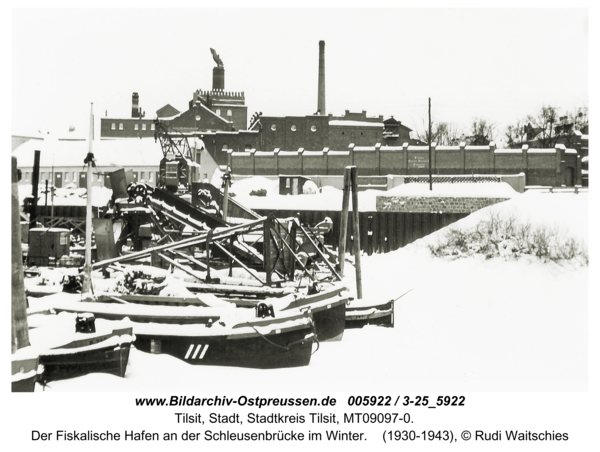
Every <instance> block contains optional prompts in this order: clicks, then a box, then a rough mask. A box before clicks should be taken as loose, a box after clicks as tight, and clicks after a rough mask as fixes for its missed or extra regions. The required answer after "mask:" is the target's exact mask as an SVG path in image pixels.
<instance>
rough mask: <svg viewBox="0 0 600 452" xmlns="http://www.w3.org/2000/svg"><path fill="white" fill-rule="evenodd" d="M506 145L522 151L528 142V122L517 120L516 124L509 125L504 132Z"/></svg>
mask: <svg viewBox="0 0 600 452" xmlns="http://www.w3.org/2000/svg"><path fill="white" fill-rule="evenodd" d="M504 136H505V137H506V143H507V145H508V147H509V148H511V149H520V148H521V147H522V146H523V145H524V144H525V143H526V142H527V121H526V120H525V119H517V121H516V122H515V123H514V124H509V125H508V127H507V128H506V130H505V131H504Z"/></svg>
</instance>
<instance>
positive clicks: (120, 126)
mask: <svg viewBox="0 0 600 452" xmlns="http://www.w3.org/2000/svg"><path fill="white" fill-rule="evenodd" d="M119 130H123V123H122V122H120V123H119Z"/></svg>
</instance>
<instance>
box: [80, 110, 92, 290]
mask: <svg viewBox="0 0 600 452" xmlns="http://www.w3.org/2000/svg"><path fill="white" fill-rule="evenodd" d="M93 141H94V103H93V102H92V103H91V106H90V137H89V148H88V149H89V151H88V155H87V157H86V159H85V161H86V163H87V205H86V211H85V266H84V268H83V273H84V274H83V288H82V294H89V295H91V292H92V163H93V159H94V154H93V153H92V146H93Z"/></svg>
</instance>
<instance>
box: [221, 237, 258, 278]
mask: <svg viewBox="0 0 600 452" xmlns="http://www.w3.org/2000/svg"><path fill="white" fill-rule="evenodd" d="M214 243H215V246H216V247H217V248H219V249H220V250H221V251H223V252H224V253H225V254H227V255H228V256H229V257H230V258H232V259H233V260H234V261H235V262H236V263H237V264H238V265H240V266H241V267H242V268H243V269H244V270H246V271H247V272H248V273H249V274H250V276H252V277H253V278H254V279H256V280H257V281H258V282H260V283H261V284H263V285H264V284H266V282H265V281H263V280H262V279H260V278H259V277H258V276H256V275H255V274H254V273H253V272H252V271H251V270H250V269H249V268H248V267H247V266H246V265H244V263H243V262H242V261H240V260H239V259H238V258H237V257H235V256H234V255H233V254H231V253H230V252H229V251H227V250H226V249H225V247H223V246H222V245H221V244H220V243H218V242H214Z"/></svg>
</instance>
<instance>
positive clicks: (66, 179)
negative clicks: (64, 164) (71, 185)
mask: <svg viewBox="0 0 600 452" xmlns="http://www.w3.org/2000/svg"><path fill="white" fill-rule="evenodd" d="M73 180H75V179H73ZM68 181H69V173H67V172H66V171H65V182H68Z"/></svg>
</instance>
